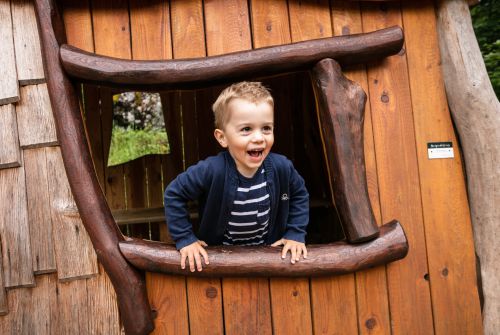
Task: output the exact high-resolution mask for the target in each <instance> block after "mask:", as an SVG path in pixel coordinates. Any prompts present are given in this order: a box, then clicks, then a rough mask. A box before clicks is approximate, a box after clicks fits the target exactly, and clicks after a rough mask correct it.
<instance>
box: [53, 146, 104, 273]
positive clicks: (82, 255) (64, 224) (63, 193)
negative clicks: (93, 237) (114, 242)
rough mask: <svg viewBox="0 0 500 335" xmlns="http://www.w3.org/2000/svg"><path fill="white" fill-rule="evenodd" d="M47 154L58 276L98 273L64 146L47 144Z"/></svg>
mask: <svg viewBox="0 0 500 335" xmlns="http://www.w3.org/2000/svg"><path fill="white" fill-rule="evenodd" d="M46 155H47V171H49V174H48V185H49V196H50V210H51V218H52V231H54V232H56V234H57V238H56V239H55V240H54V242H55V251H56V262H57V272H58V277H59V279H60V280H71V279H73V278H86V277H90V276H92V275H94V274H96V273H97V258H96V254H95V252H94V248H93V247H92V243H91V242H90V239H89V237H88V235H87V232H86V231H85V228H84V226H83V224H82V221H81V219H80V215H79V214H78V209H77V208H76V204H75V202H74V200H73V195H72V193H71V189H70V187H69V183H68V178H67V177H66V173H65V172H64V171H65V170H64V164H63V161H62V156H61V151H60V148H59V147H50V148H46ZM53 171H57V173H53Z"/></svg>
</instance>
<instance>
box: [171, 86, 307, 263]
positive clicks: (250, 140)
mask: <svg viewBox="0 0 500 335" xmlns="http://www.w3.org/2000/svg"><path fill="white" fill-rule="evenodd" d="M212 109H213V111H214V115H215V127H216V129H215V131H214V135H215V138H216V140H217V141H218V142H219V144H220V145H221V146H222V147H223V148H226V149H227V150H226V151H223V152H221V153H219V154H218V155H217V156H213V157H209V158H207V159H206V160H203V161H200V162H198V163H197V164H196V165H194V166H191V167H189V168H188V169H187V170H186V171H185V172H184V173H181V174H180V175H179V176H178V177H177V178H176V179H175V180H174V181H172V182H171V183H170V185H168V187H167V189H166V190H165V215H166V218H167V222H168V228H169V231H170V234H171V236H172V238H173V239H174V240H175V243H176V247H177V249H178V250H179V251H180V254H181V267H182V269H184V268H185V265H186V259H187V260H188V263H189V267H190V270H191V271H195V267H196V268H197V269H198V271H202V261H201V257H203V259H204V261H205V264H209V260H208V254H207V252H206V250H205V249H204V247H206V246H207V243H208V244H209V245H214V244H225V245H264V244H271V245H272V246H279V245H283V249H282V253H281V256H282V258H285V257H286V254H287V252H288V251H290V253H291V263H292V264H294V263H295V262H296V261H298V260H299V258H300V256H301V255H302V256H303V257H304V258H307V249H306V246H305V244H304V242H305V235H306V226H307V224H308V221H309V195H308V193H307V190H306V188H305V185H304V180H303V179H302V177H300V176H299V174H298V173H297V171H296V170H295V169H294V167H293V165H292V163H291V162H290V161H289V160H288V159H287V158H285V157H284V156H281V155H278V154H274V153H270V150H271V147H272V146H273V143H274V133H273V127H274V101H273V98H272V96H271V94H270V93H269V91H268V90H267V89H266V88H265V87H264V86H263V85H262V84H261V83H258V82H241V83H237V84H233V85H231V86H229V87H228V88H226V89H225V90H224V91H222V93H221V94H220V95H219V97H218V98H217V100H216V101H215V103H214V105H213V108H212ZM195 199H197V200H198V202H199V211H200V228H199V231H198V233H197V236H198V237H199V238H200V240H198V237H197V236H195V234H194V233H193V230H192V225H191V223H190V222H189V221H188V211H187V208H186V207H187V206H186V203H187V202H188V201H189V200H195ZM205 242H206V243H205Z"/></svg>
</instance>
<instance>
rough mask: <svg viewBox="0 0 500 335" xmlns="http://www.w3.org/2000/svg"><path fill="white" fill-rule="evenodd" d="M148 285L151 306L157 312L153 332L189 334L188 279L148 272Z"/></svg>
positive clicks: (163, 334) (160, 333) (162, 334)
mask: <svg viewBox="0 0 500 335" xmlns="http://www.w3.org/2000/svg"><path fill="white" fill-rule="evenodd" d="M146 286H147V288H148V297H149V301H150V302H151V308H152V309H153V311H154V312H155V313H156V318H155V330H154V331H153V333H152V334H158V335H167V334H172V335H182V334H189V317H188V306H187V300H186V279H185V278H184V277H182V276H165V275H162V274H158V273H151V272H146Z"/></svg>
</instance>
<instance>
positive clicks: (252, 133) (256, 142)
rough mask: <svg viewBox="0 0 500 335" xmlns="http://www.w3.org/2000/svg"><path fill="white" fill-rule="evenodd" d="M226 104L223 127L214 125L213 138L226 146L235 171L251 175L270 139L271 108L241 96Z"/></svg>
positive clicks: (271, 127) (266, 153) (246, 175)
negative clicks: (225, 117) (226, 119)
mask: <svg viewBox="0 0 500 335" xmlns="http://www.w3.org/2000/svg"><path fill="white" fill-rule="evenodd" d="M227 108H228V110H227V112H228V113H229V119H228V121H227V123H226V124H225V125H224V129H215V132H214V135H215V138H216V139H217V141H218V142H219V143H220V145H221V146H222V147H224V148H227V149H228V151H229V153H230V154H231V156H232V157H233V159H234V161H235V162H236V168H237V169H238V171H239V173H241V174H242V175H243V176H245V177H252V176H253V175H254V174H255V172H257V169H258V168H259V167H260V166H261V164H262V162H263V161H264V159H265V158H266V157H267V155H268V154H269V151H270V150H271V147H272V146H273V143H274V132H273V127H274V115H273V114H274V113H273V108H272V107H271V105H269V104H268V103H267V102H260V103H259V102H258V103H256V104H255V103H253V102H250V101H248V100H244V99H234V100H231V102H230V103H229V105H228V106H227Z"/></svg>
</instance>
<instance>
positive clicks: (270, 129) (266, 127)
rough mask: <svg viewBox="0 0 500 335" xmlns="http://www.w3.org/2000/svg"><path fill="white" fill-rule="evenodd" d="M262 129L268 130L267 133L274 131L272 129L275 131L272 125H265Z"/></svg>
mask: <svg viewBox="0 0 500 335" xmlns="http://www.w3.org/2000/svg"><path fill="white" fill-rule="evenodd" d="M262 130H263V131H264V132H266V133H270V132H272V131H273V127H271V126H264V127H263V128H262Z"/></svg>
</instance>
